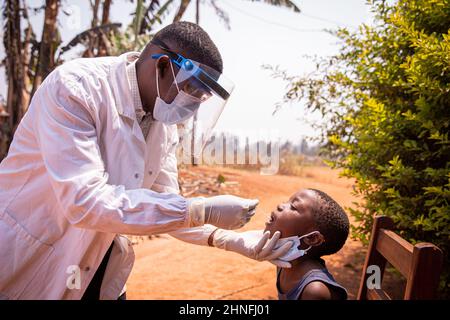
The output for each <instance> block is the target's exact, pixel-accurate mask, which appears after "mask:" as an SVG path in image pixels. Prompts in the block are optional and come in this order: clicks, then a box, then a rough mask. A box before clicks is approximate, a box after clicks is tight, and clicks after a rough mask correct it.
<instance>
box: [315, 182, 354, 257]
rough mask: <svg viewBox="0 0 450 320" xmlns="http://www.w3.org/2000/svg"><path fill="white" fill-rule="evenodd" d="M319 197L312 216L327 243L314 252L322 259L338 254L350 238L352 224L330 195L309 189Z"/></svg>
mask: <svg viewBox="0 0 450 320" xmlns="http://www.w3.org/2000/svg"><path fill="white" fill-rule="evenodd" d="M309 190H312V191H314V192H315V193H316V195H317V203H318V205H317V206H314V207H313V208H312V215H313V219H314V221H315V224H316V227H317V229H318V231H320V233H321V234H322V235H323V236H324V238H325V242H324V243H322V244H321V245H320V246H317V247H316V248H315V250H314V252H315V253H316V254H317V255H318V256H319V257H320V256H324V255H329V254H333V253H336V252H338V251H339V250H340V249H341V248H342V247H343V246H344V244H345V241H346V240H347V237H348V232H349V227H350V223H349V221H348V217H347V214H346V213H345V211H344V209H342V207H341V206H340V205H339V204H338V203H337V202H336V201H335V200H334V199H333V198H331V197H330V196H329V195H328V194H326V193H325V192H323V191H320V190H317V189H309Z"/></svg>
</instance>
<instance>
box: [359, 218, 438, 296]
mask: <svg viewBox="0 0 450 320" xmlns="http://www.w3.org/2000/svg"><path fill="white" fill-rule="evenodd" d="M393 229H394V223H393V221H392V219H390V218H389V217H385V216H379V217H375V220H374V224H373V227H372V235H371V239H370V244H369V248H368V251H367V255H366V260H365V262H364V267H363V273H362V277H361V283H360V286H359V292H358V300H366V299H368V300H389V299H390V297H389V295H388V294H387V293H386V292H385V291H384V290H382V289H381V288H373V289H369V288H367V279H368V277H370V276H371V273H370V272H369V273H368V272H367V268H368V267H370V266H378V267H379V268H380V269H379V270H380V271H381V279H383V273H384V269H385V266H386V262H389V263H390V264H391V265H392V266H393V267H394V268H395V269H397V270H398V271H399V272H400V273H401V274H402V275H403V276H404V277H405V278H406V289H405V294H404V299H405V300H422V299H433V298H435V294H436V290H437V287H438V285H439V276H440V273H441V268H442V251H441V250H440V249H439V248H438V247H436V246H435V245H433V244H431V243H418V244H416V245H414V246H413V245H412V244H411V243H409V242H408V241H406V240H405V239H403V238H402V237H400V236H399V235H397V234H396V233H394V232H393V231H392V230H393Z"/></svg>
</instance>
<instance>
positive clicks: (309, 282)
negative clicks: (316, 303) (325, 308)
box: [277, 260, 347, 300]
mask: <svg viewBox="0 0 450 320" xmlns="http://www.w3.org/2000/svg"><path fill="white" fill-rule="evenodd" d="M321 262H323V264H321V265H320V266H316V267H312V268H308V270H307V271H306V272H305V273H304V274H303V276H302V277H301V278H300V279H297V281H295V282H296V285H295V286H294V287H291V290H289V293H286V294H283V293H281V292H280V287H279V275H280V271H281V269H279V268H277V269H278V270H277V289H278V292H279V297H280V298H282V299H288V300H341V299H342V300H345V299H347V290H346V289H345V288H344V287H343V286H341V285H340V284H339V283H337V282H336V280H335V279H334V278H333V276H332V275H331V273H330V272H329V271H328V269H327V268H326V266H325V263H324V261H323V260H322V261H321Z"/></svg>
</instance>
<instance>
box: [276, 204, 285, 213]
mask: <svg viewBox="0 0 450 320" xmlns="http://www.w3.org/2000/svg"><path fill="white" fill-rule="evenodd" d="M285 207H286V204H285V203H280V204H279V205H278V207H277V209H278V211H283V210H284V208H285Z"/></svg>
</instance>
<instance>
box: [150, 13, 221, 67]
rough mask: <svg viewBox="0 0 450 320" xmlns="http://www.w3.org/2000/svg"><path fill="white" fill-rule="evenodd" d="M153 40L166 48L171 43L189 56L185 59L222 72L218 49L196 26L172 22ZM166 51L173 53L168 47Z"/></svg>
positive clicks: (183, 22)
mask: <svg viewBox="0 0 450 320" xmlns="http://www.w3.org/2000/svg"><path fill="white" fill-rule="evenodd" d="M153 40H156V41H157V42H162V43H165V44H166V45H167V46H169V44H168V42H170V43H173V44H174V45H175V46H177V48H178V49H179V50H185V51H187V52H188V54H189V56H188V57H186V58H190V59H192V60H195V61H198V62H200V63H203V64H205V65H207V66H209V67H211V68H213V69H214V70H216V71H218V72H220V73H222V71H223V62H222V56H221V55H220V52H219V49H217V47H216V45H215V44H214V42H213V41H212V40H211V38H210V37H209V35H208V34H207V33H206V31H205V30H203V29H202V28H201V27H200V26H199V25H198V24H195V23H191V22H187V21H179V22H174V23H172V24H169V25H168V26H166V27H164V28H162V29H161V30H159V31H158V32H157V33H156V34H155V36H154V37H153ZM153 40H152V41H153ZM168 49H171V50H174V51H175V48H170V47H168Z"/></svg>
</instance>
